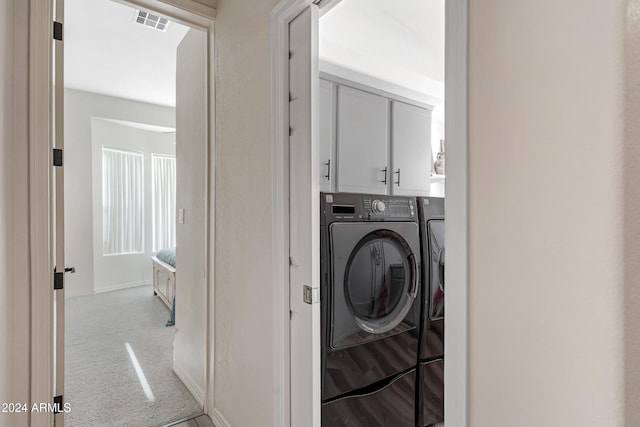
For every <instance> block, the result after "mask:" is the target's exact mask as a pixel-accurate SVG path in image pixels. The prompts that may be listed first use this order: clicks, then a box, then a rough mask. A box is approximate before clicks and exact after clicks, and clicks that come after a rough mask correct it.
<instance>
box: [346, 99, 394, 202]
mask: <svg viewBox="0 0 640 427" xmlns="http://www.w3.org/2000/svg"><path fill="white" fill-rule="evenodd" d="M336 125H337V141H336V143H337V152H336V158H337V159H339V161H338V168H337V175H338V176H337V181H338V191H343V192H350V193H374V194H388V191H387V189H388V188H389V182H390V180H391V170H390V168H389V161H388V158H389V156H388V147H389V101H388V100H387V99H386V98H383V97H381V96H378V95H374V94H372V93H369V92H364V91H362V90H358V89H354V88H351V87H348V86H339V87H338V119H337V123H336Z"/></svg>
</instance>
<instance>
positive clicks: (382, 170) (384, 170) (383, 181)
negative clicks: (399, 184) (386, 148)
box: [380, 166, 387, 184]
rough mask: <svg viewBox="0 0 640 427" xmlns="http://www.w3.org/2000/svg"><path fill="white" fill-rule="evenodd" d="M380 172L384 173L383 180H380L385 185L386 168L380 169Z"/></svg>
mask: <svg viewBox="0 0 640 427" xmlns="http://www.w3.org/2000/svg"><path fill="white" fill-rule="evenodd" d="M380 172H384V179H383V180H382V183H383V184H386V183H387V167H386V166H385V167H384V169H380Z"/></svg>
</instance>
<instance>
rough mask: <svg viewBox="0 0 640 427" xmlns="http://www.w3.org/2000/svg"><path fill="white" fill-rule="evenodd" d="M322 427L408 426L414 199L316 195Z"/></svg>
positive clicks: (415, 266) (414, 325) (411, 417)
mask: <svg viewBox="0 0 640 427" xmlns="http://www.w3.org/2000/svg"><path fill="white" fill-rule="evenodd" d="M320 208H321V212H320V223H321V248H320V249H321V258H320V264H321V265H320V267H321V288H320V301H321V313H322V327H321V331H322V346H321V347H322V426H324V427H329V426H331V427H336V426H353V427H376V426H379V427H386V426H394V427H414V426H415V425H416V408H415V396H416V361H417V360H418V345H419V333H420V328H419V322H420V309H421V304H420V300H419V299H418V298H417V297H418V294H419V292H420V283H421V278H420V262H421V258H420V234H419V226H418V212H417V207H416V199H415V198H411V197H399V196H382V195H366V194H349V193H321V201H320Z"/></svg>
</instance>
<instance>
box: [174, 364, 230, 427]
mask: <svg viewBox="0 0 640 427" xmlns="http://www.w3.org/2000/svg"><path fill="white" fill-rule="evenodd" d="M173 372H174V373H175V374H176V375H177V376H178V378H180V381H182V383H183V384H184V386H185V387H186V388H187V390H189V391H190V392H191V394H192V395H193V397H194V398H195V399H196V402H198V405H200V407H201V408H204V390H202V389H201V388H200V387H198V385H197V384H196V382H195V381H194V380H193V378H191V376H190V375H189V374H187V373H186V372H185V371H183V370H182V369H181V368H180V367H178V365H176V363H175V362H174V363H173ZM216 427H220V426H218V425H217V424H216Z"/></svg>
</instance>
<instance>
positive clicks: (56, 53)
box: [53, 0, 66, 427]
mask: <svg viewBox="0 0 640 427" xmlns="http://www.w3.org/2000/svg"><path fill="white" fill-rule="evenodd" d="M54 20H55V23H54V39H53V91H54V92H53V102H54V110H53V116H54V117H53V132H54V133H53V145H54V154H53V164H54V166H53V168H54V172H53V182H54V197H53V204H54V218H55V225H54V230H53V233H54V247H55V251H54V267H55V269H54V292H53V316H54V322H53V345H54V346H53V363H54V365H53V366H54V374H53V388H54V389H53V396H54V398H53V403H54V405H55V404H58V405H59V406H58V407H57V408H56V411H55V413H54V425H55V426H56V427H61V426H64V411H63V409H64V406H63V405H64V327H65V325H64V316H65V309H64V275H65V272H66V269H65V260H64V168H63V164H64V158H63V157H64V156H63V150H64V45H63V30H62V29H63V25H62V24H63V21H64V0H56V1H55V9H54Z"/></svg>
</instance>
